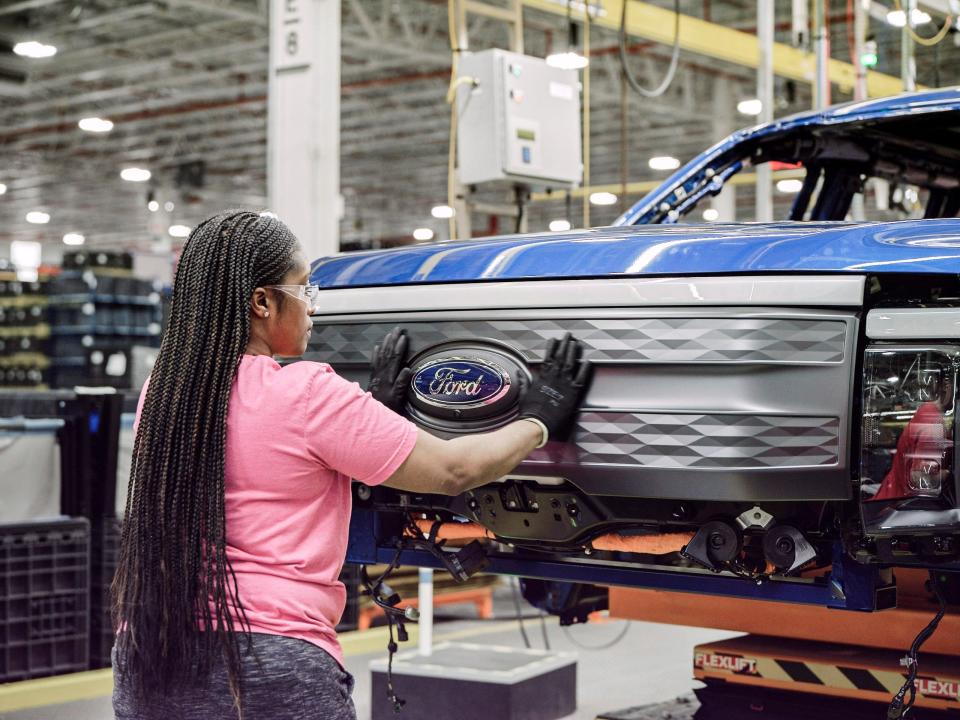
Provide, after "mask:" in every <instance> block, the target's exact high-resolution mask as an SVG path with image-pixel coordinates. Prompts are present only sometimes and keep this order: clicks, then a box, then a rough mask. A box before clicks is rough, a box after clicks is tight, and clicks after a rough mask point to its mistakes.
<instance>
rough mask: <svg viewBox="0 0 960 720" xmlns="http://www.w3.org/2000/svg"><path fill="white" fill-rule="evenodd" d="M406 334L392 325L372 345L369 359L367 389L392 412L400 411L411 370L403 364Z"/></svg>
mask: <svg viewBox="0 0 960 720" xmlns="http://www.w3.org/2000/svg"><path fill="white" fill-rule="evenodd" d="M407 345H408V342H407V333H406V331H405V330H402V329H401V328H398V327H395V328H394V329H393V330H391V331H390V332H389V333H388V334H387V336H386V337H385V338H384V339H383V342H381V343H380V344H379V345H376V346H375V347H374V348H373V355H372V357H371V358H370V365H371V366H372V367H371V369H370V382H369V383H368V384H367V390H368V391H369V392H370V394H371V395H373V398H374V399H375V400H379V401H380V402H381V403H383V404H384V405H386V406H387V407H388V408H390V409H391V410H393V411H394V412H395V413H399V412H401V411H402V410H403V403H404V400H405V399H406V397H407V385H409V384H410V376H411V375H412V374H413V371H412V370H411V369H410V368H408V367H404V365H405V364H406V361H407Z"/></svg>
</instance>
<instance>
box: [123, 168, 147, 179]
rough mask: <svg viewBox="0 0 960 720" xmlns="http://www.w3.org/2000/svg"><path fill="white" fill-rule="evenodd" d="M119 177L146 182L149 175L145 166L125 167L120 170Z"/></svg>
mask: <svg viewBox="0 0 960 720" xmlns="http://www.w3.org/2000/svg"><path fill="white" fill-rule="evenodd" d="M120 177H122V178H123V179H124V180H126V181H127V182H146V181H147V180H149V179H150V177H151V175H150V171H149V170H147V169H146V168H138V167H126V168H124V169H123V170H121V171H120Z"/></svg>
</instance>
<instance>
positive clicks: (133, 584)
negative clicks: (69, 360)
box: [112, 211, 297, 708]
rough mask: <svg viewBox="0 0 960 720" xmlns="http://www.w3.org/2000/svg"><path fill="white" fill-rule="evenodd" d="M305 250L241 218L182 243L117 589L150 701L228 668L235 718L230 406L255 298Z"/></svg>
mask: <svg viewBox="0 0 960 720" xmlns="http://www.w3.org/2000/svg"><path fill="white" fill-rule="evenodd" d="M296 250H297V240H296V238H295V237H294V236H293V234H292V233H291V232H290V231H289V229H287V227H286V226H285V225H283V223H281V222H280V221H278V220H276V219H275V218H271V217H269V216H260V215H258V214H256V213H252V212H245V211H230V212H226V213H222V214H220V215H216V216H214V217H211V218H209V219H207V220H205V221H204V222H202V223H200V225H198V226H197V227H196V228H195V229H194V230H193V232H192V233H191V234H190V237H189V238H188V239H187V242H186V244H185V245H184V248H183V255H182V257H181V259H180V263H179V266H178V267H177V272H176V277H175V280H174V286H173V303H172V307H171V311H170V320H169V323H168V327H167V329H166V332H165V333H164V337H163V341H162V342H161V346H160V352H159V354H158V356H157V361H156V364H155V365H154V368H153V372H152V373H151V375H150V386H149V388H148V390H147V396H146V399H145V401H144V405H143V411H142V413H141V417H140V424H139V427H138V429H137V434H136V438H135V441H134V455H133V463H132V467H131V471H130V484H129V491H128V495H127V506H126V518H125V520H124V524H123V535H122V538H121V545H120V558H119V562H118V567H117V574H116V578H115V580H114V583H113V587H112V594H113V619H114V625H115V627H120V626H123V627H124V629H125V632H121V633H120V634H119V635H118V637H117V643H118V645H119V646H120V647H119V649H120V651H121V652H122V653H123V654H124V655H125V658H126V661H127V667H128V668H129V670H130V672H131V678H130V679H131V680H132V683H133V687H134V690H135V692H136V693H137V695H138V696H139V697H140V698H142V699H147V698H149V697H150V696H151V695H154V694H163V693H165V692H166V691H167V690H168V689H169V688H171V687H174V686H176V685H177V684H180V683H187V682H192V681H194V680H195V679H196V678H197V677H203V676H204V675H206V674H207V673H208V672H209V670H210V668H211V667H212V665H213V663H214V662H215V661H216V660H217V659H218V658H219V657H222V658H223V660H224V662H225V664H226V667H227V672H228V676H229V679H230V687H231V690H232V692H233V695H234V702H235V705H236V706H237V707H238V708H239V701H240V696H241V694H242V677H241V672H240V668H241V664H240V661H241V655H242V653H241V648H240V639H239V638H240V635H239V634H238V633H237V632H236V631H237V630H238V629H239V630H241V631H249V622H248V620H247V616H246V611H245V609H244V607H243V604H242V602H241V601H240V598H239V597H238V593H237V581H236V577H235V576H234V573H233V569H232V567H231V566H230V562H229V560H228V558H227V543H226V501H225V453H224V451H225V448H226V429H227V409H228V404H229V400H230V392H231V389H232V387H233V381H234V378H235V377H236V374H237V368H238V366H239V363H240V359H241V357H242V355H243V351H244V349H245V348H246V346H247V343H248V342H249V340H250V297H251V295H252V293H253V290H254V288H256V287H260V286H264V285H274V284H279V283H281V282H282V281H283V277H284V276H285V275H286V274H287V273H288V272H290V270H291V269H292V268H293V266H294V262H295V260H294V253H295V251H296ZM238 624H239V626H240V627H239V628H237V625H238ZM247 640H248V642H249V636H247Z"/></svg>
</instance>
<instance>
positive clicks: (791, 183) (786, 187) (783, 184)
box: [777, 178, 803, 195]
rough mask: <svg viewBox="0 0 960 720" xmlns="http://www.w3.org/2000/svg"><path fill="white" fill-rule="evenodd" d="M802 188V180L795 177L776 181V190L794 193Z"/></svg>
mask: <svg viewBox="0 0 960 720" xmlns="http://www.w3.org/2000/svg"><path fill="white" fill-rule="evenodd" d="M802 189H803V180H798V179H797V178H789V179H787V180H779V181H777V190H778V191H780V192H782V193H787V194H790V195H792V194H794V193H798V192H800V191H801V190H802Z"/></svg>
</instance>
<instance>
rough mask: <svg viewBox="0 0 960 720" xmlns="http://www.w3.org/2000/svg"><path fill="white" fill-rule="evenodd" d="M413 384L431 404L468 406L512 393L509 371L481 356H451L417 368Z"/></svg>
mask: <svg viewBox="0 0 960 720" xmlns="http://www.w3.org/2000/svg"><path fill="white" fill-rule="evenodd" d="M410 385H411V387H412V388H413V392H414V393H415V394H416V395H417V397H418V398H419V399H420V400H421V401H423V402H425V403H427V404H428V405H433V406H436V407H445V408H461V409H467V408H475V407H483V406H484V405H490V404H491V403H495V402H496V401H497V400H499V399H500V398H502V397H504V396H505V395H506V394H507V393H508V392H510V374H509V373H508V372H507V371H506V370H504V369H503V368H501V367H498V366H497V365H496V364H494V363H492V362H488V361H486V360H480V359H479V358H469V359H467V358H461V357H449V358H441V359H439V360H431V361H430V362H428V363H426V364H425V365H421V366H420V367H418V368H417V369H416V371H415V373H414V376H413V380H411V382H410Z"/></svg>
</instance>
